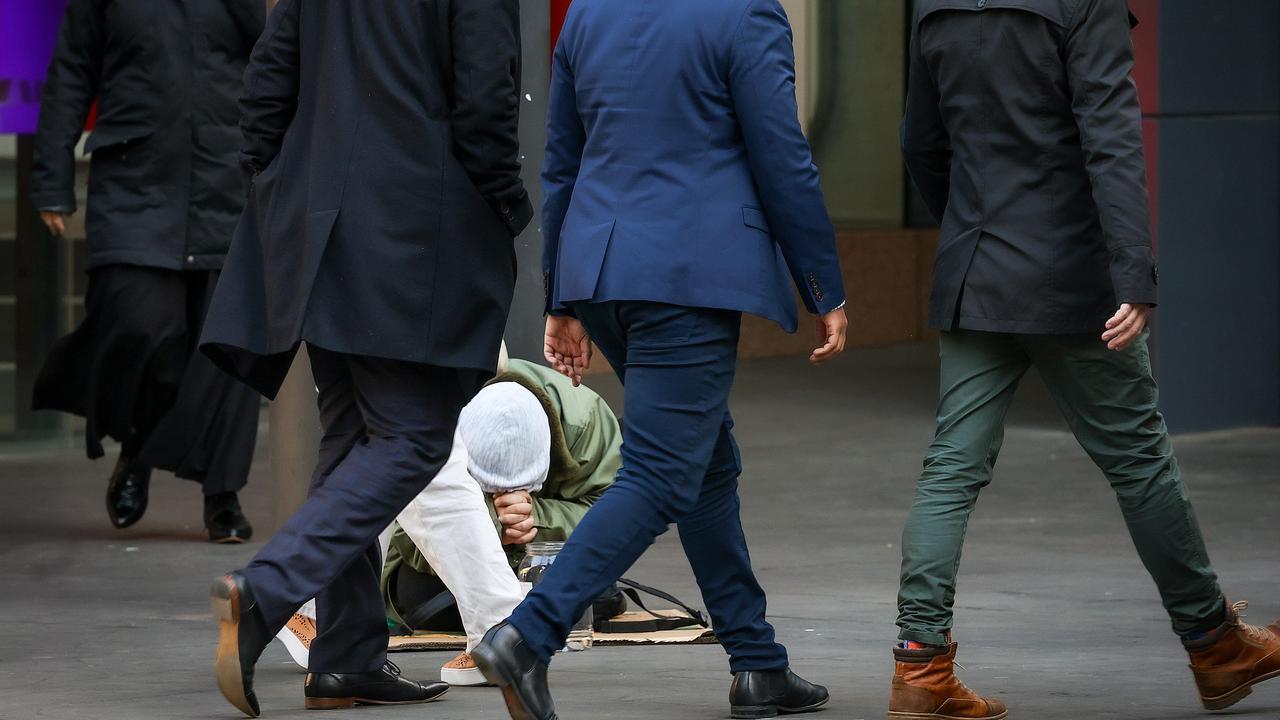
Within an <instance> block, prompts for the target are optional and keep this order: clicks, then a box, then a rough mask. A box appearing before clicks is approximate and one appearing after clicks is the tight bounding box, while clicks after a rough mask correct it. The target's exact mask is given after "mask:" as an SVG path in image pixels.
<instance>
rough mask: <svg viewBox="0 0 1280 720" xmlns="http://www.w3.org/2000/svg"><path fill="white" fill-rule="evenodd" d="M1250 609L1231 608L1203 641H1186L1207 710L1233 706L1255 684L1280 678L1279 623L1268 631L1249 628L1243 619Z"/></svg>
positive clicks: (1245, 606)
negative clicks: (1224, 620) (1220, 623)
mask: <svg viewBox="0 0 1280 720" xmlns="http://www.w3.org/2000/svg"><path fill="white" fill-rule="evenodd" d="M1248 607H1249V603H1247V602H1238V603H1236V604H1234V605H1232V606H1231V609H1230V610H1228V611H1227V620H1226V622H1224V623H1222V625H1219V626H1218V627H1217V628H1216V629H1215V630H1213V631H1212V632H1210V633H1209V634H1208V635H1206V636H1205V637H1204V638H1202V639H1200V640H1192V641H1189V642H1188V641H1183V646H1184V647H1186V649H1187V654H1189V655H1190V656H1191V673H1192V674H1193V675H1194V676H1195V678H1196V687H1197V688H1199V690H1200V702H1201V703H1203V704H1204V706H1205V709H1207V710H1222V709H1223V708H1228V707H1231V706H1232V705H1235V704H1236V703H1238V702H1240V701H1241V700H1243V699H1244V698H1245V697H1247V696H1248V695H1249V693H1251V692H1253V686H1254V685H1257V684H1258V683H1260V682H1263V681H1265V680H1270V679H1272V678H1275V677H1280V621H1278V622H1276V623H1274V624H1272V625H1270V626H1269V627H1265V628H1261V627H1255V626H1253V625H1246V624H1245V623H1244V622H1243V621H1242V620H1241V619H1240V618H1242V617H1244V611H1245V610H1246V609H1248Z"/></svg>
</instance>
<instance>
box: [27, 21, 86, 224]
mask: <svg viewBox="0 0 1280 720" xmlns="http://www.w3.org/2000/svg"><path fill="white" fill-rule="evenodd" d="M102 54H103V27H102V16H101V14H100V13H99V11H98V6H97V3H95V2H93V0H71V2H70V4H68V5H67V11H66V13H65V14H64V15H63V17H62V26H61V27H60V28H59V30H58V40H57V44H56V45H55V47H54V51H53V59H52V60H51V61H50V63H49V73H48V75H47V76H46V78H45V84H44V93H43V96H42V97H41V102H40V121H39V123H38V124H37V126H36V137H35V159H34V165H33V167H32V169H31V202H32V204H33V205H35V207H36V209H37V210H48V211H51V212H62V213H71V212H75V209H76V192H75V180H76V158H75V153H76V143H78V142H80V135H81V133H82V132H83V131H84V123H85V120H86V119H87V117H88V115H89V108H91V107H92V106H93V101H94V99H95V98H96V97H97V95H98V85H99V78H100V75H101V73H102Z"/></svg>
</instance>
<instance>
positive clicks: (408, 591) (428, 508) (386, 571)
mask: <svg viewBox="0 0 1280 720" xmlns="http://www.w3.org/2000/svg"><path fill="white" fill-rule="evenodd" d="M458 438H459V440H460V442H455V445H454V453H453V456H452V457H450V460H449V462H448V464H446V466H445V468H444V469H443V470H441V472H440V474H439V475H437V476H436V478H435V479H434V480H433V481H432V483H431V485H430V486H428V489H427V490H425V491H423V494H422V495H421V496H419V498H416V499H415V500H414V502H413V503H410V505H409V507H407V508H405V511H404V512H402V513H401V515H400V517H399V518H398V525H399V527H396V528H395V532H394V534H393V535H392V537H391V544H390V547H389V549H388V551H387V554H386V561H385V563H384V565H383V574H382V586H383V595H384V598H385V600H386V603H387V611H388V615H389V616H390V618H391V619H392V620H394V621H396V622H398V623H400V624H402V625H404V626H406V627H408V628H410V629H412V630H422V631H432V630H434V631H459V630H466V632H467V636H468V643H467V647H468V649H470V648H471V647H473V646H474V644H475V643H476V642H478V641H479V639H480V638H481V637H482V636H483V635H484V633H485V632H486V631H488V629H489V628H490V627H492V626H493V625H496V624H497V623H498V622H500V621H502V620H504V619H506V617H507V616H508V615H509V614H510V613H511V611H512V610H513V609H514V608H515V606H516V605H518V604H519V603H520V601H521V600H522V599H523V590H522V589H521V587H520V585H519V583H518V582H517V581H516V579H515V573H514V572H513V570H512V568H514V567H515V566H516V565H518V564H519V563H520V561H521V559H523V557H524V550H525V546H526V545H527V544H528V543H530V542H533V541H534V540H535V539H536V540H538V541H563V540H565V539H566V538H568V536H569V534H570V533H572V532H573V529H574V528H575V527H577V525H578V522H579V521H581V519H582V516H583V515H585V514H586V512H587V509H588V508H590V507H591V505H592V503H594V502H595V501H596V499H597V498H599V497H600V495H601V493H603V492H604V491H605V489H606V488H608V487H609V485H610V484H612V483H613V479H614V476H615V475H616V474H617V472H618V467H619V465H620V464H621V453H620V448H621V445H622V433H621V430H620V428H619V427H618V419H617V417H616V416H615V415H614V414H613V411H612V410H611V409H610V408H609V406H608V405H607V404H606V403H605V402H604V400H603V399H601V398H600V396H599V395H597V394H596V393H594V392H592V391H591V390H589V389H587V388H585V387H578V388H575V387H573V383H572V381H571V380H569V379H568V378H566V377H564V376H563V375H560V374H559V373H557V372H555V371H554V370H551V369H549V368H545V367H542V366H540V365H535V364H534V363H530V362H526V361H523V360H510V361H508V362H507V364H506V365H505V366H504V367H502V368H500V374H499V375H498V376H497V377H496V378H494V380H493V381H492V382H491V383H489V384H488V385H487V386H486V387H485V388H484V389H483V390H482V391H481V392H480V393H479V394H478V395H477V396H476V398H475V399H474V400H472V402H471V403H470V404H469V405H467V407H466V408H465V409H464V410H463V412H462V415H461V417H460V418H459V421H458ZM459 455H461V456H462V458H465V461H462V459H461V458H460V457H459ZM482 490H484V491H485V495H484V497H483V498H482V497H481V492H482ZM445 494H448V496H449V497H447V498H446V497H444V495H445ZM481 502H483V503H484V505H485V507H487V509H488V512H489V518H490V521H491V527H490V530H489V532H488V536H487V537H476V536H475V533H474V532H470V533H467V532H459V530H458V529H457V528H456V527H451V525H456V524H457V522H458V521H457V519H456V518H454V517H452V516H453V515H454V514H455V513H457V512H458V511H460V510H464V509H465V508H467V507H471V508H474V507H476V505H477V504H478V503H481ZM469 527H472V528H474V527H475V523H474V522H472V523H471V524H470V525H469ZM498 542H501V544H502V547H503V548H504V549H505V550H506V561H505V562H500V563H495V562H494V561H493V558H494V557H495V556H499V557H500V556H501V553H498V552H495V551H493V549H492V547H490V546H491V545H496V544H497V543H498ZM424 551H425V552H424ZM446 564H447V565H448V566H449V567H445V565H446ZM495 565H499V566H498V567H495ZM454 568H459V569H457V570H455V569H454ZM460 568H466V569H465V571H463V570H461V569H460ZM437 569H439V570H440V572H438V573H437V571H436V570H437ZM451 575H453V576H460V581H455V580H454V578H452V577H450V576H451ZM440 576H444V577H445V579H447V580H449V582H448V583H446V582H445V581H444V580H442V579H441V577H440ZM450 589H452V590H453V592H452V593H451V592H450ZM455 600H456V602H455ZM610 616H612V615H610ZM441 679H442V680H444V681H446V682H449V683H450V684H454V685H473V684H474V685H478V684H483V683H484V678H483V676H481V674H480V672H479V670H478V669H476V667H475V664H474V663H473V662H472V661H471V657H470V655H469V654H467V653H466V652H463V653H461V654H460V655H458V656H457V657H456V658H454V659H453V660H451V661H450V662H449V663H447V664H446V665H445V666H444V668H442V671H441Z"/></svg>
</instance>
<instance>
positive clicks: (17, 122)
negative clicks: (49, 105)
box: [0, 0, 67, 134]
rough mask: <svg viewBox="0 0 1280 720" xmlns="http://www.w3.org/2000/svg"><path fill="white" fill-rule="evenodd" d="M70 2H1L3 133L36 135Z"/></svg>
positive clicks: (0, 130)
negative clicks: (51, 61) (42, 95)
mask: <svg viewBox="0 0 1280 720" xmlns="http://www.w3.org/2000/svg"><path fill="white" fill-rule="evenodd" d="M66 6H67V2H66V0H0V134H7V133H33V132H35V131H36V120H38V119H39V117H40V91H41V88H43V87H44V76H45V73H46V72H47V71H48V69H49V58H50V57H52V56H53V45H54V42H55V41H56V40H57V37H58V25H59V23H61V21H62V11H63V9H64V8H66Z"/></svg>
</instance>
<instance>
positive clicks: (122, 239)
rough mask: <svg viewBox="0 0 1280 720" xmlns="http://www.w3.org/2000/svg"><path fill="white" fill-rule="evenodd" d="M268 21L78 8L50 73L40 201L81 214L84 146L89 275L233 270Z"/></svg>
mask: <svg viewBox="0 0 1280 720" xmlns="http://www.w3.org/2000/svg"><path fill="white" fill-rule="evenodd" d="M264 22H265V7H264V4H263V2H262V0H71V2H70V4H69V5H68V6H67V11H66V15H65V16H64V17H63V20H62V27H61V30H60V31H59V33H58V42H57V46H56V49H55V51H54V55H53V61H52V62H51V63H50V66H49V74H48V77H47V79H46V81H45V86H44V95H43V98H42V103H41V112H40V123H39V126H38V129H37V131H36V140H35V166H34V168H33V169H32V193H31V199H32V202H33V203H34V205H35V206H36V208H37V209H40V210H51V211H59V212H73V211H74V210H75V209H76V196H75V156H74V155H75V146H76V143H77V141H78V140H79V139H80V134H81V130H82V128H83V127H84V123H85V119H86V116H87V115H88V114H89V108H90V106H91V105H92V104H93V101H94V99H95V98H96V99H97V100H98V111H99V112H98V120H97V124H96V126H95V129H94V131H93V133H92V134H91V135H90V136H89V140H88V141H87V143H86V145H85V151H86V152H88V153H90V154H91V156H92V159H91V161H90V169H89V193H88V208H87V213H86V217H85V230H86V235H87V236H88V240H89V267H90V268H95V267H100V266H103V265H110V264H117V263H123V264H129V265H143V266H148V267H157V268H165V269H170V270H216V269H218V268H220V267H221V266H222V261H223V257H224V256H225V255H226V251H227V246H228V245H229V244H230V241H231V233H232V230H233V229H234V228H235V224H236V220H237V218H239V216H240V211H241V209H242V208H243V207H244V185H243V182H242V179H241V177H240V174H239V170H238V164H237V162H236V150H237V148H238V147H239V143H238V139H239V138H238V133H237V132H236V123H237V120H238V119H239V112H238V110H237V108H236V98H237V97H239V94H240V78H241V76H242V75H243V73H244V68H245V65H246V64H247V63H248V61H249V53H250V51H251V50H252V49H253V44H254V42H255V41H256V40H257V38H258V35H259V34H260V33H261V32H262V27H263V24H264Z"/></svg>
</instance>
